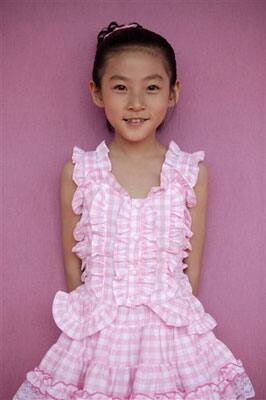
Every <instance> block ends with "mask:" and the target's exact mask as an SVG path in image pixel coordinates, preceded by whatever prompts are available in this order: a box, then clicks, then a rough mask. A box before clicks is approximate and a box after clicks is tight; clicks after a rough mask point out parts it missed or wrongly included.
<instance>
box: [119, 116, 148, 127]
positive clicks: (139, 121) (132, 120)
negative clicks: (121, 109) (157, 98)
mask: <svg viewBox="0 0 266 400" xmlns="http://www.w3.org/2000/svg"><path fill="white" fill-rule="evenodd" d="M147 120H148V118H146V119H145V118H130V119H126V118H124V121H125V122H126V123H127V124H128V125H133V126H138V125H142V124H143V123H144V122H145V121H147Z"/></svg>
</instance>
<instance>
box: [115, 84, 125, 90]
mask: <svg viewBox="0 0 266 400" xmlns="http://www.w3.org/2000/svg"><path fill="white" fill-rule="evenodd" d="M121 87H122V88H124V87H125V86H124V85H116V86H115V87H114V89H117V88H121Z"/></svg>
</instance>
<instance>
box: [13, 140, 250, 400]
mask: <svg viewBox="0 0 266 400" xmlns="http://www.w3.org/2000/svg"><path fill="white" fill-rule="evenodd" d="M108 152H109V148H108V146H107V145H106V143H105V141H104V140H103V141H102V142H101V143H100V144H98V146H97V147H96V149H95V150H92V151H84V150H82V149H80V148H79V147H77V146H75V147H74V149H73V156H72V160H73V163H74V164H75V166H74V172H73V180H74V182H75V183H76V185H77V189H76V192H75V193H74V196H73V200H72V207H73V211H74V213H75V214H77V215H81V218H80V220H79V222H78V223H77V225H76V226H75V229H74V232H73V235H74V238H75V240H76V241H77V243H76V244H75V246H74V247H73V248H72V251H73V252H75V253H76V254H77V256H78V257H79V258H80V259H81V261H82V262H81V270H82V281H83V284H82V285H81V286H79V287H78V288H76V289H75V290H74V291H72V292H70V293H67V292H65V291H61V290H59V291H58V292H57V293H56V295H55V298H54V301H53V310H52V311H53V317H54V320H55V323H56V324H57V326H58V327H59V328H60V330H61V331H62V332H61V334H60V336H59V338H58V340H57V342H56V343H55V344H53V345H52V346H51V348H50V349H49V350H48V352H47V353H46V354H45V356H44V357H43V358H42V360H41V362H40V364H39V365H38V367H36V368H35V369H34V370H32V371H30V372H28V373H27V375H26V379H25V381H24V382H23V383H22V385H21V386H20V388H19V390H18V391H17V393H16V394H15V396H14V397H13V400H25V399H27V400H33V399H39V400H41V399H56V400H59V399H60V400H83V399H86V400H88V399H92V400H111V399H113V400H122V399H134V400H148V399H149V400H150V399H156V400H169V399H171V400H173V399H175V400H181V399H182V400H184V399H185V400H196V399H197V400H218V399H219V400H233V399H248V398H251V397H253V396H254V395H255V392H254V388H253V386H252V384H251V381H250V379H249V377H248V375H247V373H246V372H245V370H244V367H243V364H242V362H241V360H240V359H236V358H235V357H234V355H233V354H232V352H231V351H230V350H229V348H228V347H226V345H225V344H224V343H223V342H221V341H220V340H219V339H217V338H216V336H215V335H214V333H213V332H212V330H213V328H214V327H215V326H216V325H217V323H216V321H215V319H214V318H213V317H212V316H211V315H210V314H208V313H207V312H206V311H205V310H204V308H203V305H202V303H201V302H200V301H199V300H198V299H197V297H195V296H194V295H193V294H192V288H191V285H190V283H189V280H188V277H187V275H186V274H185V273H184V272H183V270H184V269H185V268H187V267H188V265H187V264H185V263H184V262H183V259H184V258H186V257H187V256H188V252H189V250H191V243H190V238H191V237H192V235H193V232H192V231H191V222H192V221H191V216H190V212H189V208H191V207H193V206H195V205H196V196H195V192H194V189H193V187H194V186H195V184H196V181H197V175H198V163H199V161H201V160H203V159H204V156H205V153H204V151H196V152H194V153H187V152H184V151H182V150H181V149H180V148H179V146H178V145H177V143H176V142H175V141H174V140H171V141H170V144H169V147H168V149H167V152H166V155H165V160H164V163H163V166H162V170H161V175H160V185H159V186H154V187H152V188H151V190H150V192H149V194H148V196H147V197H145V198H131V197H130V196H129V194H128V193H127V192H126V190H125V189H124V188H123V187H122V186H121V185H120V184H119V182H118V181H117V179H116V178H115V176H114V175H113V173H112V171H111V170H112V168H111V167H112V166H111V162H110V158H109V155H108Z"/></svg>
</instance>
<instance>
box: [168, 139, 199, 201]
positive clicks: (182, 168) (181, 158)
mask: <svg viewBox="0 0 266 400" xmlns="http://www.w3.org/2000/svg"><path fill="white" fill-rule="evenodd" d="M204 159H205V152H204V151H203V150H199V151H195V152H193V153H188V152H185V151H182V150H181V149H180V147H179V146H178V144H177V143H176V142H175V141H173V140H172V141H171V146H170V153H169V154H168V164H169V165H170V166H171V167H172V168H174V169H175V170H176V171H177V172H178V173H179V174H180V175H181V176H182V178H183V181H184V184H183V186H184V188H185V191H186V205H187V206H188V207H189V208H191V207H194V206H195V205H196V203H197V201H196V195H195V191H194V186H195V185H196V182H197V179H198V174H199V162H200V161H203V160H204Z"/></svg>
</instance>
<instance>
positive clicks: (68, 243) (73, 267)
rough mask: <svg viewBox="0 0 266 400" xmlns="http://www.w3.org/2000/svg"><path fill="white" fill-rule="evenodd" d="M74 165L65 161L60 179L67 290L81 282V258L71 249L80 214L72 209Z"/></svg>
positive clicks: (75, 187) (73, 244) (74, 287)
mask: <svg viewBox="0 0 266 400" xmlns="http://www.w3.org/2000/svg"><path fill="white" fill-rule="evenodd" d="M73 169H74V165H73V163H72V161H71V160H70V161H67V162H66V163H65V165H64V166H63V168H62V171H61V179H60V207H61V237H62V245H63V258H64V270H65V276H66V283H67V286H68V290H69V291H72V290H74V289H76V288H77V287H78V286H80V285H81V284H82V282H81V260H80V259H79V258H78V257H77V255H76V254H75V253H72V251H71V249H72V247H74V246H75V244H76V243H77V242H76V240H75V239H74V237H73V230H74V227H75V225H76V224H77V222H78V221H79V220H80V215H76V214H75V213H74V212H73V210H72V205H71V203H72V198H73V195H74V192H75V190H76V189H77V186H76V184H75V182H74V181H73V179H72V175H73Z"/></svg>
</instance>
